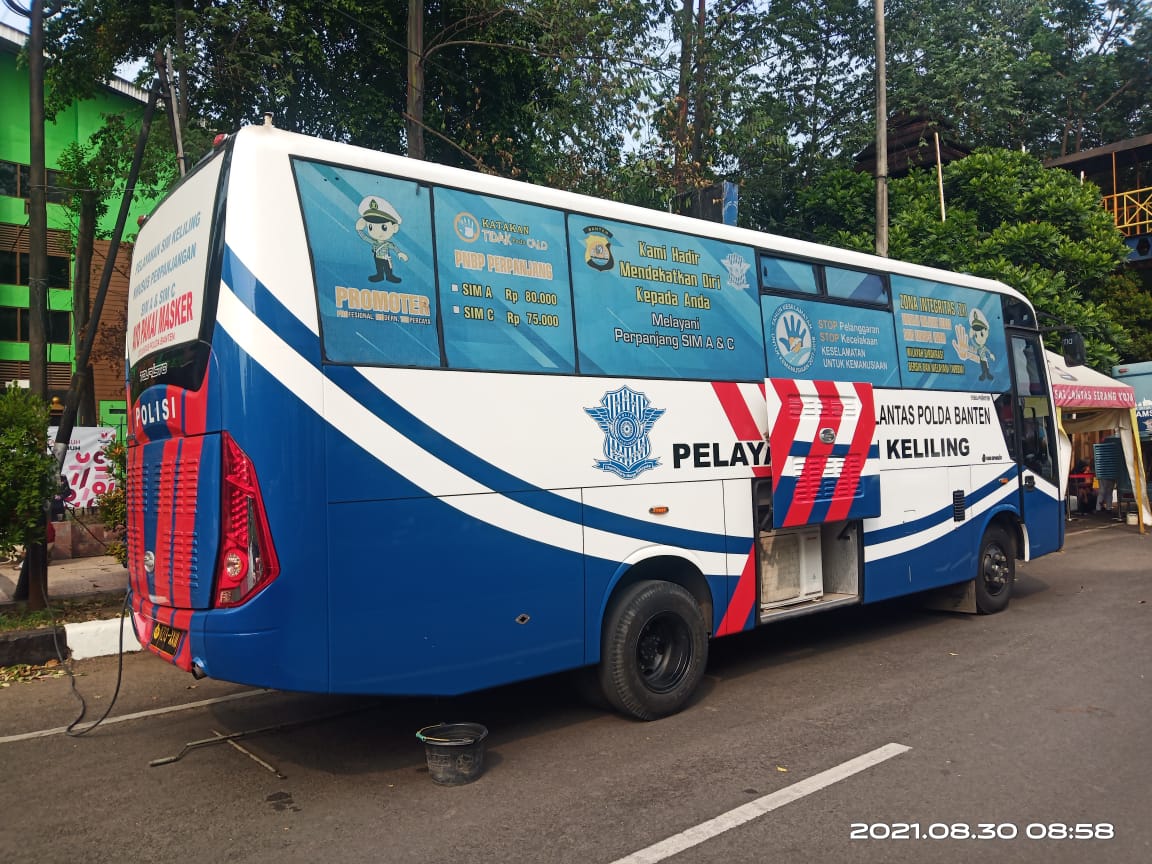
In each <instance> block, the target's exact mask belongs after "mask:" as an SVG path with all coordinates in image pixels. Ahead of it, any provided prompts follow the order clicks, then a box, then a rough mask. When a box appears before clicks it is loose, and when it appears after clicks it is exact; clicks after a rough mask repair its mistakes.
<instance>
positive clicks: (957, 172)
mask: <svg viewBox="0 0 1152 864" xmlns="http://www.w3.org/2000/svg"><path fill="white" fill-rule="evenodd" d="M890 193H891V194H890V200H889V254H890V256H891V257H893V258H898V259H901V260H905V261H912V262H915V263H918V264H927V265H929V266H932V267H940V268H943V269H947V270H956V271H960V272H965V273H971V274H973V275H976V276H984V277H987V278H989V279H996V280H999V281H1001V282H1004V283H1006V284H1008V285H1011V286H1012V287H1013V288H1016V289H1017V290H1018V291H1020V292H1021V293H1023V294H1024V295H1025V296H1027V297H1028V299H1029V300H1031V301H1032V303H1033V304H1034V305H1035V306H1036V308H1037V309H1038V310H1039V311H1041V312H1044V313H1047V314H1049V315H1051V316H1053V317H1054V318H1056V319H1058V320H1059V321H1061V322H1063V323H1064V324H1067V325H1069V326H1072V327H1075V328H1076V329H1077V330H1079V331H1080V333H1081V334H1082V335H1083V336H1084V338H1085V341H1086V347H1087V351H1088V359H1089V362H1090V364H1091V365H1092V366H1094V367H1095V368H1097V369H1101V370H1107V369H1108V368H1109V367H1110V366H1111V365H1112V364H1114V363H1116V362H1118V361H1119V359H1120V358H1121V357H1122V356H1128V354H1129V352H1130V351H1131V350H1132V348H1131V346H1132V336H1131V335H1130V332H1129V327H1131V326H1133V325H1134V324H1136V321H1135V319H1134V318H1133V317H1132V316H1131V315H1126V314H1120V313H1121V311H1122V309H1123V308H1124V306H1123V303H1122V301H1121V298H1120V296H1119V292H1120V290H1121V289H1118V288H1117V287H1116V284H1117V283H1116V282H1115V281H1114V280H1115V277H1114V274H1115V271H1116V269H1117V268H1118V267H1119V266H1120V264H1121V263H1122V262H1123V261H1124V259H1125V257H1126V256H1127V253H1128V248H1127V246H1125V244H1124V241H1123V237H1122V236H1121V235H1120V233H1119V232H1118V231H1117V230H1116V227H1115V225H1114V224H1113V223H1112V219H1111V217H1110V216H1109V215H1108V213H1107V212H1106V211H1105V210H1104V209H1103V208H1102V207H1101V206H1100V193H1099V190H1097V189H1096V188H1095V187H1094V186H1092V185H1091V184H1081V183H1080V181H1079V180H1078V179H1077V178H1076V177H1074V176H1073V175H1072V174H1069V173H1068V172H1066V171H1060V170H1054V169H1046V168H1044V167H1043V165H1042V164H1041V163H1040V161H1039V160H1038V159H1035V158H1034V157H1032V156H1029V155H1027V154H1024V153H1020V152H1017V151H1012V150H996V149H984V150H978V151H977V152H975V153H973V154H972V155H971V156H969V157H968V158H966V159H962V160H959V161H957V162H953V163H951V164H949V165H947V166H945V168H944V197H945V203H946V218H944V219H943V220H942V219H941V214H940V201H939V197H938V189H937V183H936V177H935V172H933V171H913V172H912V173H911V174H909V175H908V176H907V177H902V178H898V179H894V180H892V181H891V184H890ZM873 194H874V193H873V192H872V180H871V178H868V177H863V178H862V177H861V175H859V174H854V173H853V172H849V171H840V172H829V173H828V174H826V175H824V176H823V177H821V178H819V179H818V180H817V181H816V182H815V183H813V184H812V186H811V187H810V188H809V189H808V190H806V192H805V193H804V194H803V195H802V196H801V201H802V203H803V205H804V207H805V211H804V216H805V220H806V221H805V224H806V225H807V226H808V227H809V228H810V230H812V231H813V233H816V234H818V235H819V236H821V237H822V238H823V239H824V240H825V241H826V242H830V243H834V244H836V245H840V246H846V247H849V248H853V249H858V250H860V251H870V250H871V249H872V248H873V237H874V232H875V228H874V225H875V217H874V214H873V212H872V211H871V209H870V208H869V204H870V201H871V196H872V195H873Z"/></svg>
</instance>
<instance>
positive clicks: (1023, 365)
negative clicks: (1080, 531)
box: [1009, 333, 1064, 557]
mask: <svg viewBox="0 0 1152 864" xmlns="http://www.w3.org/2000/svg"><path fill="white" fill-rule="evenodd" d="M1009 339H1010V343H1011V350H1012V364H1011V365H1012V396H1013V402H1014V403H1015V404H1014V411H1013V413H1014V418H1013V419H1014V421H1015V424H1016V429H1017V430H1018V431H1017V434H1016V435H1015V436H1014V437H1015V444H1016V446H1015V452H1014V454H1013V455H1014V457H1015V459H1016V463H1017V465H1018V466H1019V468H1020V513H1021V516H1022V517H1023V519H1024V524H1025V526H1026V527H1027V529H1028V545H1029V557H1035V556H1037V555H1043V554H1045V553H1047V552H1055V551H1056V550H1058V549H1059V548H1060V547H1061V546H1063V545H1064V495H1063V491H1062V490H1061V489H1060V480H1059V476H1060V474H1059V464H1058V462H1057V459H1058V456H1057V452H1058V451H1057V448H1056V418H1055V417H1053V416H1052V412H1053V411H1054V410H1055V408H1053V406H1052V402H1051V400H1050V399H1049V396H1048V369H1047V365H1046V363H1045V361H1044V351H1043V348H1042V347H1041V345H1040V337H1039V336H1037V335H1036V334H1035V333H1012V334H1010V337H1009Z"/></svg>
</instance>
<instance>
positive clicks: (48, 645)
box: [0, 616, 140, 666]
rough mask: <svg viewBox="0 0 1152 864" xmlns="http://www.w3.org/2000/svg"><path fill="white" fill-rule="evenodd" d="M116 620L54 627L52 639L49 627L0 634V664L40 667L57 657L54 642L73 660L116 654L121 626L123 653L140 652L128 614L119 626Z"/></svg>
mask: <svg viewBox="0 0 1152 864" xmlns="http://www.w3.org/2000/svg"><path fill="white" fill-rule="evenodd" d="M116 620H117V619H115V618H106V619H103V620H98V621H81V622H79V623H76V624H64V625H61V626H57V627H56V638H55V639H53V637H52V629H51V628H49V627H45V628H43V629H40V630H14V631H12V632H9V633H0V666H18V665H24V664H26V665H29V666H41V665H43V664H44V663H46V662H47V661H49V660H56V659H59V658H58V657H57V655H56V645H57V642H59V645H60V650H61V651H62V652H63V653H64V655H65V656H66V657H67V656H69V655H71V657H72V659H73V660H87V659H89V658H90V657H107V656H109V655H112V654H118V653H120V634H119V630H120V629H123V632H124V652H125V653H128V652H130V651H139V650H140V643H139V642H138V641H137V640H136V632H135V631H134V630H133V629H132V619H131V617H128V616H126V617H124V618H122V619H120V620H121V627H120V628H118V627H117V626H116Z"/></svg>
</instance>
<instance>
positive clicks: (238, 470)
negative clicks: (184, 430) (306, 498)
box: [216, 432, 280, 607]
mask: <svg viewBox="0 0 1152 864" xmlns="http://www.w3.org/2000/svg"><path fill="white" fill-rule="evenodd" d="M223 440H224V485H223V501H222V506H223V513H222V520H221V523H222V524H221V541H222V542H221V545H220V559H219V561H218V563H217V566H216V606H217V607H228V606H239V605H240V604H241V603H244V602H245V601H247V600H248V599H249V598H251V597H252V595H253V594H255V593H256V592H257V591H259V590H260V589H261V588H263V587H264V586H265V585H267V584H268V583H269V582H271V581H272V580H273V579H275V578H276V577H277V576H278V575H279V574H280V562H279V561H278V560H277V558H276V550H275V548H274V547H273V546H272V533H271V531H270V530H269V529H268V515H267V514H266V513H265V511H264V499H263V497H262V496H261V495H260V484H259V482H258V481H257V479H256V470H255V468H253V466H252V460H251V459H249V458H248V455H247V454H246V453H245V452H244V451H243V450H241V449H240V447H239V446H238V445H237V444H236V442H235V441H233V440H232V437H231V436H230V435H228V433H226V432H225V433H224V434H223Z"/></svg>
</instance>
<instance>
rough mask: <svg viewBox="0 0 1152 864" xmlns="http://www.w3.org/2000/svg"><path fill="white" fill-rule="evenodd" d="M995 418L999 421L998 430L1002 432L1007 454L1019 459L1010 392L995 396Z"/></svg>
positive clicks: (1014, 416)
mask: <svg viewBox="0 0 1152 864" xmlns="http://www.w3.org/2000/svg"><path fill="white" fill-rule="evenodd" d="M996 418H997V419H998V420H999V421H1000V430H1001V431H1002V432H1003V433H1004V443H1005V444H1007V445H1008V454H1009V455H1010V456H1011V457H1012V458H1013V459H1019V458H1020V454H1019V452H1017V449H1016V415H1015V412H1014V411H1013V405H1012V394H1011V393H1004V394H1002V395H1001V396H998V397H997V398H996Z"/></svg>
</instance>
